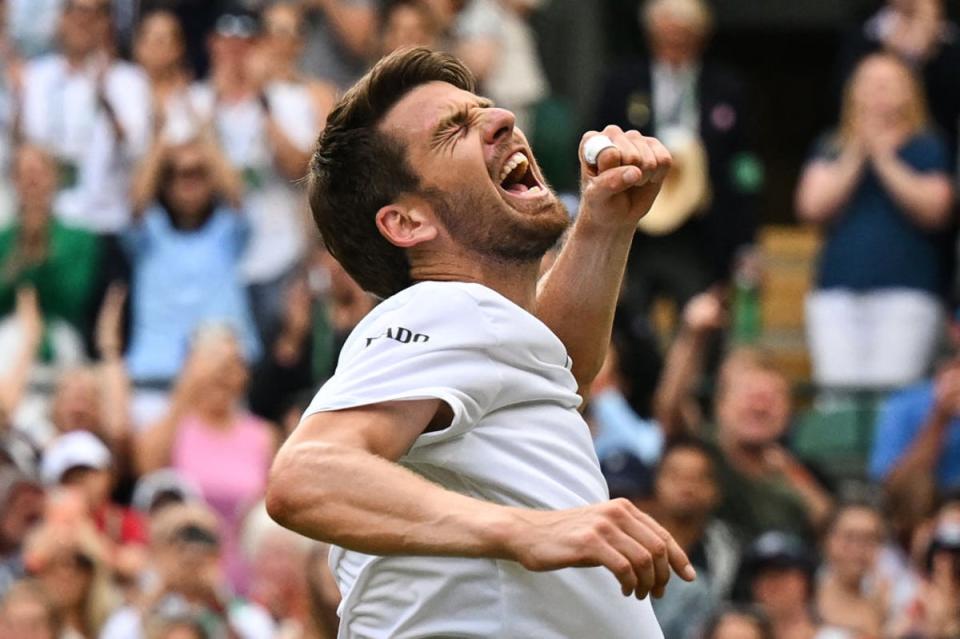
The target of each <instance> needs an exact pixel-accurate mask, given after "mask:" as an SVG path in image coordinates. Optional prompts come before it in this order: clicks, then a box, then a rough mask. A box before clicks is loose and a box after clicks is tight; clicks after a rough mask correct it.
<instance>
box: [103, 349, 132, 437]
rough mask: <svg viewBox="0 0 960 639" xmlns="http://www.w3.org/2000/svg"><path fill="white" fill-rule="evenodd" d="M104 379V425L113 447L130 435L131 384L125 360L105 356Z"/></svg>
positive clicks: (117, 356) (116, 356)
mask: <svg viewBox="0 0 960 639" xmlns="http://www.w3.org/2000/svg"><path fill="white" fill-rule="evenodd" d="M100 374H101V376H102V379H103V402H102V407H103V408H102V413H103V424H104V427H105V430H106V434H107V436H108V437H109V438H110V443H111V445H117V444H119V443H120V442H122V441H124V440H125V439H126V438H127V437H128V435H129V433H130V414H129V412H128V407H129V406H130V383H129V379H128V378H127V371H126V367H125V366H124V363H123V358H122V357H121V356H120V355H119V354H117V355H110V356H105V357H104V358H103V362H102V363H101V365H100Z"/></svg>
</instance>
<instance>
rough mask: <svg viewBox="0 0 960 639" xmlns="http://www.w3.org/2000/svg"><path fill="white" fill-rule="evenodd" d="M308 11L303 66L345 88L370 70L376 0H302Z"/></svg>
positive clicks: (301, 4)
mask: <svg viewBox="0 0 960 639" xmlns="http://www.w3.org/2000/svg"><path fill="white" fill-rule="evenodd" d="M299 3H300V6H302V7H303V9H304V10H305V12H306V17H307V21H306V25H305V27H306V28H305V30H304V33H303V35H304V40H305V42H306V43H307V48H306V51H304V55H303V68H304V70H305V71H306V72H307V73H308V74H310V75H311V76H315V77H318V78H323V79H324V80H327V81H329V82H332V83H333V84H334V85H336V86H337V87H339V88H341V89H346V88H347V87H349V86H350V85H351V84H353V82H354V81H355V80H357V78H359V77H360V76H361V75H362V74H363V72H364V71H365V70H366V67H367V64H368V62H369V59H368V58H369V56H370V54H371V52H373V51H374V43H373V39H374V36H375V35H376V30H377V7H376V2H375V0H299Z"/></svg>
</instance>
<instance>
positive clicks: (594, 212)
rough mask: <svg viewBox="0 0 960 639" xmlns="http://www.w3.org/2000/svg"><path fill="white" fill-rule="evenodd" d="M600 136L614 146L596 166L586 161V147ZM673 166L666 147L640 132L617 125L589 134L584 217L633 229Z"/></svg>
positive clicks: (584, 140)
mask: <svg viewBox="0 0 960 639" xmlns="http://www.w3.org/2000/svg"><path fill="white" fill-rule="evenodd" d="M597 135H605V136H606V137H608V138H609V139H610V141H611V142H613V146H610V147H607V148H605V149H603V150H602V151H600V153H599V155H598V156H597V161H596V166H592V165H590V164H588V163H587V162H586V161H585V160H584V159H583V158H584V155H583V147H584V144H586V143H587V141H588V140H589V139H590V138H592V137H594V136H597ZM672 164H673V159H672V158H671V156H670V152H669V151H667V149H666V147H665V146H663V144H661V143H660V141H659V140H657V139H656V138H652V137H646V136H644V135H641V134H640V132H639V131H634V130H630V131H624V130H623V129H621V128H620V127H618V126H614V125H610V126H607V127H605V128H604V129H603V131H601V132H599V133H598V132H597V131H588V132H587V133H585V134H584V136H583V138H582V139H581V140H580V176H581V215H589V216H590V217H591V221H592V222H594V223H597V224H602V225H605V226H622V227H624V228H630V229H632V228H633V227H635V226H636V224H637V222H639V221H640V219H641V218H642V217H643V216H644V215H646V214H647V212H648V211H649V210H650V207H651V206H653V201H654V200H655V199H656V197H657V194H658V193H659V192H660V186H661V184H663V180H664V178H665V177H666V176H667V173H668V172H669V171H670V167H671V166H672Z"/></svg>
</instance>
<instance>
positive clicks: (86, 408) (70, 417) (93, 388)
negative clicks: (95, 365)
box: [50, 368, 100, 433]
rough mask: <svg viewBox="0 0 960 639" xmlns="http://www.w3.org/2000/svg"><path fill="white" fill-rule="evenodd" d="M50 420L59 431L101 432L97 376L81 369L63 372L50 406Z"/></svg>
mask: <svg viewBox="0 0 960 639" xmlns="http://www.w3.org/2000/svg"><path fill="white" fill-rule="evenodd" d="M50 411H51V415H50V416H51V418H52V420H53V423H54V425H55V426H56V427H57V430H58V431H60V432H61V433H66V432H69V431H73V430H88V431H91V432H93V433H96V432H98V431H99V429H100V383H99V380H98V379H97V376H96V373H94V372H93V371H92V370H90V369H88V368H78V369H74V370H71V371H68V372H66V373H64V374H63V375H62V376H61V377H60V381H59V382H58V383H57V388H56V391H55V392H54V395H53V401H52V405H51V409H50Z"/></svg>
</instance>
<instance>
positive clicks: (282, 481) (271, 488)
mask: <svg viewBox="0 0 960 639" xmlns="http://www.w3.org/2000/svg"><path fill="white" fill-rule="evenodd" d="M290 474H291V473H290V472H289V466H288V465H287V464H285V463H284V460H283V459H282V457H281V456H280V455H278V456H277V459H276V460H275V461H274V464H273V467H272V468H271V469H270V475H269V477H268V478H267V491H266V495H265V498H264V501H265V505H266V508H267V514H268V515H270V518H271V519H273V520H274V521H275V522H277V523H278V524H280V525H281V526H283V527H284V528H292V527H293V524H294V514H295V513H296V511H297V506H296V504H295V502H296V493H295V491H296V485H295V484H294V483H293V482H291V480H290Z"/></svg>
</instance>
